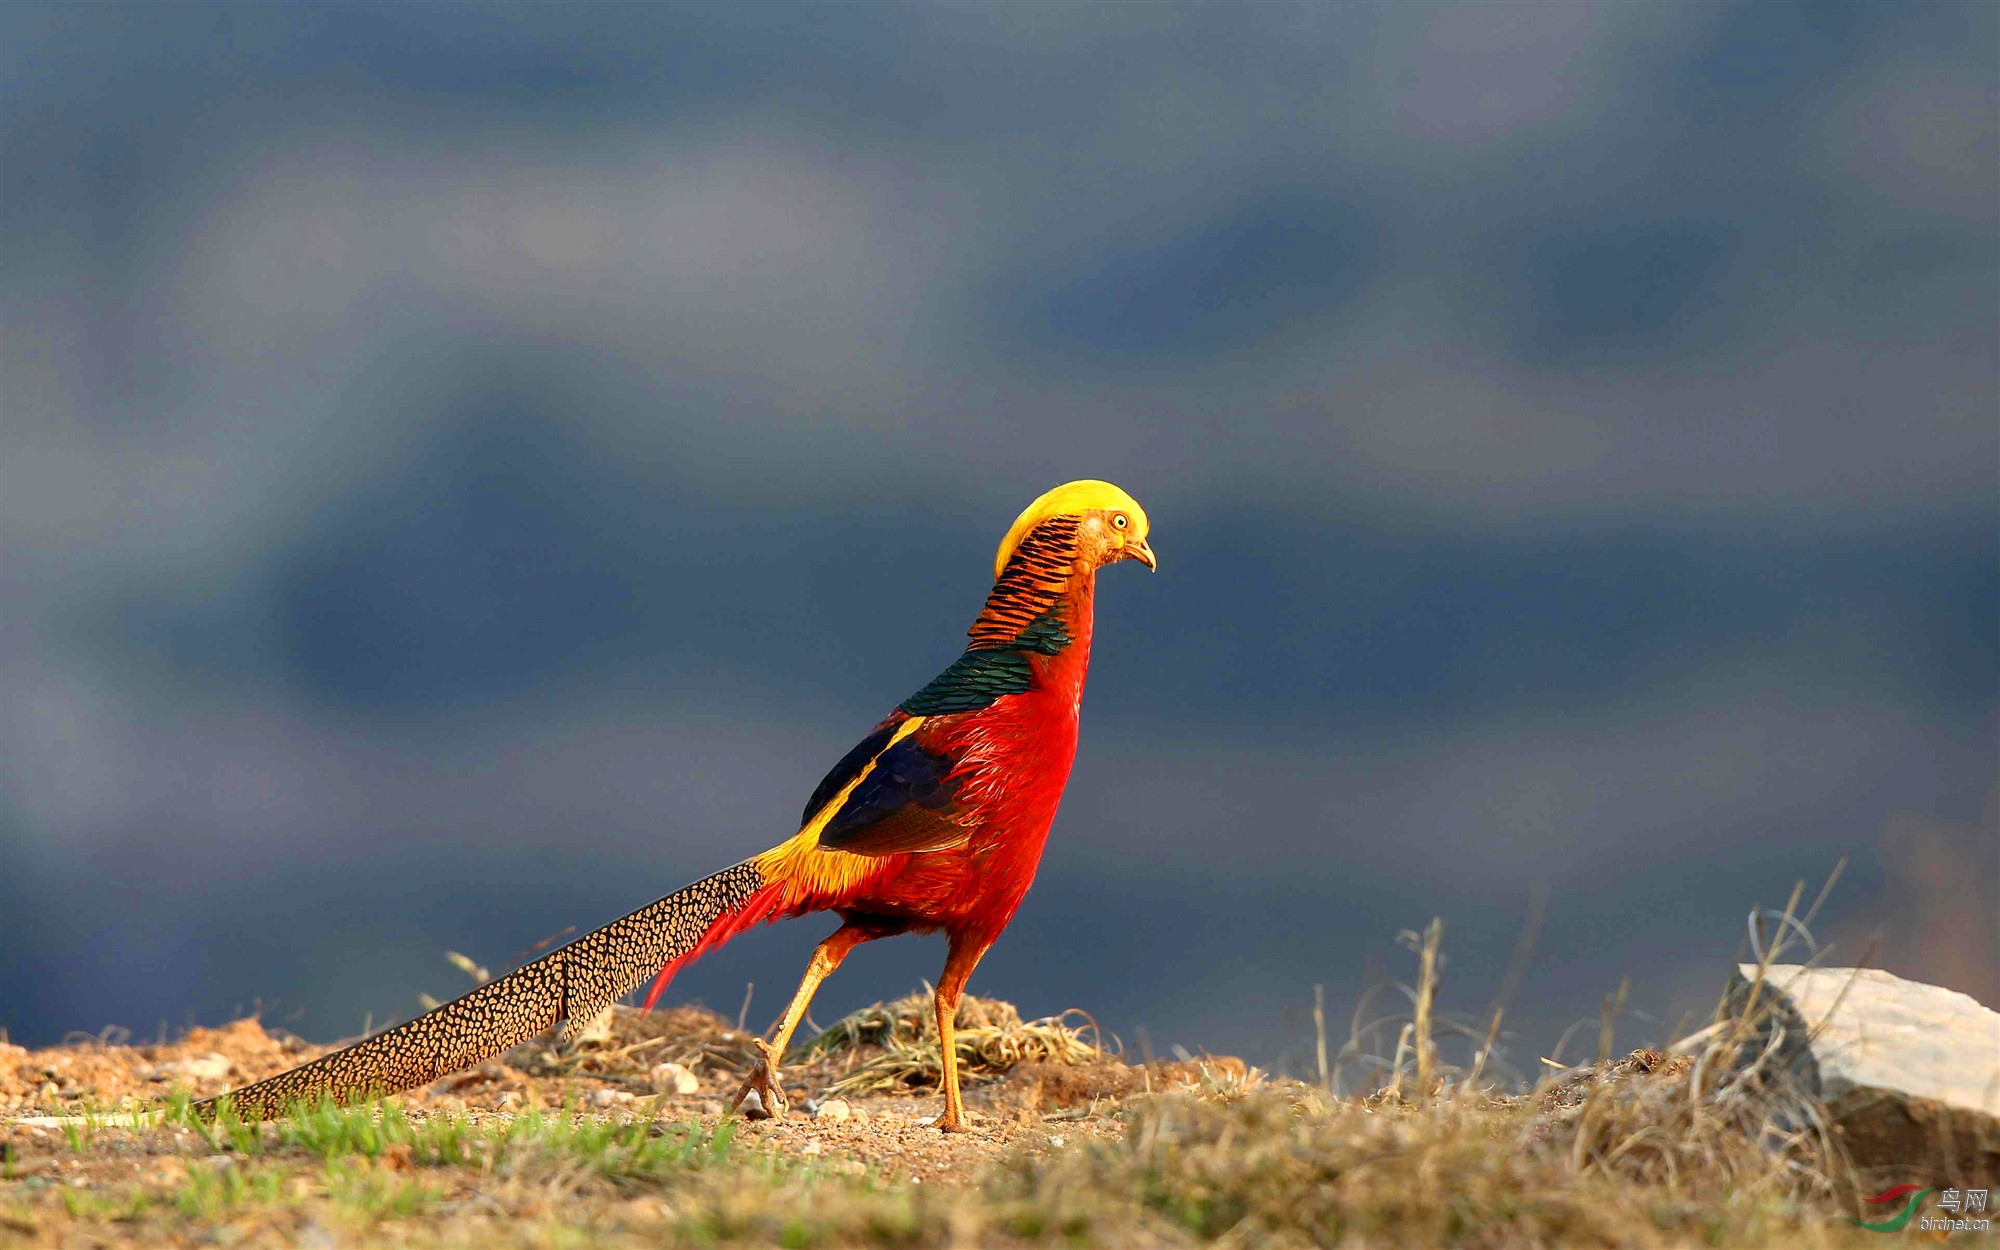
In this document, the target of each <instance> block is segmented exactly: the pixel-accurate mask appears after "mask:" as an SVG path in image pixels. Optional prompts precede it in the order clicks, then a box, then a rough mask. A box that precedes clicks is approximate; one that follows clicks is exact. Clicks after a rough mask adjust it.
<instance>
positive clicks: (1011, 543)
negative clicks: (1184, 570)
mask: <svg viewBox="0 0 2000 1250" xmlns="http://www.w3.org/2000/svg"><path fill="white" fill-rule="evenodd" d="M1058 517H1073V518H1075V519H1076V522H1077V530H1076V558H1077V560H1078V561H1079V562H1081V563H1082V564H1083V565H1084V566H1085V567H1086V568H1088V569H1089V570H1091V571H1092V572H1095V571H1096V570H1098V569H1101V568H1103V567H1104V566H1105V565H1107V564H1116V563H1117V562H1118V561H1120V560H1137V561H1139V562H1140V563H1141V564H1144V565H1145V566H1146V567H1147V568H1149V569H1152V570H1154V571H1155V572H1157V571H1158V570H1159V567H1160V566H1159V561H1157V560H1155V559H1154V558H1153V549H1152V548H1151V547H1150V546H1148V545H1147V544H1146V536H1147V534H1148V533H1149V532H1150V531H1151V528H1152V526H1151V525H1150V524H1149V523H1148V522H1147V520H1146V510H1145V509H1144V508H1141V507H1140V506H1139V501H1138V500H1136V499H1134V498H1132V496H1130V495H1128V494H1126V493H1125V492H1124V491H1122V490H1119V489H1118V488H1117V487H1116V486H1113V485H1112V484H1111V483H1109V482H1099V481H1096V480H1094V479H1090V478H1086V479H1084V480H1082V481H1079V482H1065V483H1063V484H1062V485H1061V486H1058V487H1056V488H1055V489H1054V490H1052V491H1050V492H1048V493H1047V494H1045V495H1043V496H1042V497H1041V498H1039V499H1037V500H1035V502H1033V503H1031V504H1029V505H1028V507H1027V510H1026V511H1024V512H1022V513H1021V515H1020V516H1019V517H1017V518H1015V521H1014V527H1013V528H1012V529H1010V530H1008V531H1007V537H1005V538H1003V539H1001V540H1000V550H999V551H998V552H996V553H995V554H994V556H993V576H994V578H995V579H996V580H997V579H998V578H999V576H1000V574H1001V573H1002V572H1003V571H1005V569H1006V568H1007V561H1008V560H1010V559H1012V558H1013V556H1014V552H1015V550H1016V549H1018V548H1019V547H1020V545H1021V541H1022V540H1023V539H1025V538H1026V537H1027V536H1028V535H1029V534H1032V533H1033V532H1034V531H1035V529H1036V528H1037V527H1038V526H1040V525H1042V524H1044V523H1046V522H1048V521H1053V520H1055V519H1057V518H1058Z"/></svg>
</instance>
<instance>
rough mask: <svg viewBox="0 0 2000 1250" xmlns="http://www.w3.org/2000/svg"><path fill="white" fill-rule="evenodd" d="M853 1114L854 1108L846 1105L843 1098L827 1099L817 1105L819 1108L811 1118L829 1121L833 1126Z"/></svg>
mask: <svg viewBox="0 0 2000 1250" xmlns="http://www.w3.org/2000/svg"><path fill="white" fill-rule="evenodd" d="M853 1114H854V1108H852V1107H850V1106H848V1105H847V1100H846V1099H845V1098H829V1099H827V1100H826V1101H825V1102H823V1103H821V1104H819V1108H818V1109H817V1110H816V1111H815V1112H814V1113H813V1118H814V1119H815V1120H831V1121H833V1122H834V1123H835V1124H839V1123H842V1122H843V1121H845V1120H846V1119H847V1118H848V1117H850V1116H852V1115H853Z"/></svg>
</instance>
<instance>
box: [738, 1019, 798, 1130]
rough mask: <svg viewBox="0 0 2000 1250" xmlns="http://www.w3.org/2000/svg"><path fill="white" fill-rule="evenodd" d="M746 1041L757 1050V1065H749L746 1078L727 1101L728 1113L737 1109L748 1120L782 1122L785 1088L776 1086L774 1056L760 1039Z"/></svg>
mask: <svg viewBox="0 0 2000 1250" xmlns="http://www.w3.org/2000/svg"><path fill="white" fill-rule="evenodd" d="M750 1042H751V1044H752V1045H754V1046H755V1047H756V1048H757V1051H758V1057H757V1062H756V1063H754V1064H752V1065H751V1067H750V1075H749V1076H748V1077H746V1078H745V1079H744V1081H743V1085H742V1087H741V1088H740V1089H738V1090H737V1091H736V1097H735V1098H733V1099H731V1100H730V1103H729V1110H730V1111H731V1112H734V1111H736V1110H738V1109H739V1108H740V1109H741V1110H742V1112H743V1116H744V1118H745V1119H749V1120H770V1119H782V1118H783V1117H784V1114H785V1087H784V1086H783V1085H781V1084H779V1083H778V1058H779V1056H778V1053H777V1052H776V1051H775V1050H773V1049H772V1048H771V1044H770V1043H769V1042H767V1041H765V1040H764V1039H763V1038H761V1037H753V1038H751V1039H750Z"/></svg>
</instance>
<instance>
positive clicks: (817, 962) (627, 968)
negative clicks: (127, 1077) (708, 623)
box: [197, 481, 1157, 1132]
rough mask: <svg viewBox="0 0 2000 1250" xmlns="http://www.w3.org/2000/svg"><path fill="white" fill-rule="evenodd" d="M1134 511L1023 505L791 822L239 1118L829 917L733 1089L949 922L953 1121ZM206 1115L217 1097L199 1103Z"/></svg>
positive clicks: (450, 1065) (1051, 815)
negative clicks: (726, 947) (963, 1037)
mask: <svg viewBox="0 0 2000 1250" xmlns="http://www.w3.org/2000/svg"><path fill="white" fill-rule="evenodd" d="M1147 533H1148V524H1147V520H1146V513H1145V511H1144V510H1143V509H1141V508H1140V507H1139V505H1138V503H1137V501H1135V500H1134V499H1133V498H1132V497H1131V496H1130V495H1128V494H1126V493H1125V492H1124V491H1122V490H1120V489H1118V488H1117V487H1116V486H1113V485H1111V484H1110V483H1108V482H1098V481H1078V482H1070V483H1068V484H1066V485H1063V486H1058V487H1056V488H1055V489H1054V490H1052V491H1049V492H1048V493H1047V494H1045V495H1043V496H1042V497H1041V498H1039V499H1037V500H1035V501H1034V502H1033V503H1032V504H1029V505H1028V508H1027V510H1026V511H1025V512H1023V513H1021V515H1020V516H1019V517H1018V518H1017V519H1016V520H1015V521H1014V524H1013V526H1012V527H1011V528H1010V529H1009V530H1008V531H1007V536H1006V537H1005V538H1004V539H1002V540H1001V542H1000V549H999V551H998V552H997V553H996V554H995V556H994V559H993V577H994V582H993V590H992V593H990V594H989V595H988V596H987V598H986V606H985V608H984V609H983V610H982V611H981V612H980V613H979V616H978V619H976V620H974V621H973V623H972V628H971V629H970V630H969V631H968V632H969V634H970V635H971V639H972V641H971V643H970V645H969V646H967V648H966V650H965V653H964V654H963V655H961V656H959V657H958V659H956V660H954V661H953V662H952V663H951V666H950V667H948V668H946V669H945V670H944V672H942V673H940V674H938V675H937V677H936V678H934V679H933V680H932V681H931V682H930V683H929V684H928V685H926V686H924V688H923V689H921V690H919V691H917V692H916V693H915V694H913V695H911V696H910V697H909V698H907V699H905V700H903V701H902V703H901V704H899V705H898V706H897V707H896V709H895V710H894V711H893V712H891V713H890V714H889V715H888V716H887V717H886V718H884V719H883V720H882V722H881V723H880V724H878V725H876V726H875V728H874V729H873V730H871V731H869V733H868V735H867V737H865V738H863V739H862V740H861V741H860V743H858V744H857V745H856V746H855V747H854V749H853V750H851V751H849V752H848V753H847V754H846V755H844V756H842V757H841V760H840V762H839V763H837V764H835V765H834V766H833V771H831V772H829V773H828V774H827V775H826V777H825V779H824V780H822V781H821V782H820V783H819V786H818V788H816V789H815V790H814V791H813V792H812V797H811V798H809V799H807V800H806V806H805V812H804V814H803V815H802V816H801V817H800V827H799V831H798V832H797V833H796V834H795V835H793V836H792V837H791V838H789V839H788V840H786V841H785V842H782V843H780V844H779V845H777V846H775V847H773V848H771V849H770V850H768V851H765V852H764V853H763V854H761V855H755V856H752V857H751V858H750V859H747V860H745V861H743V862H742V863H740V864H737V865H736V866H735V867H733V868H725V869H723V870H722V871H721V872H718V873H716V874H715V875H714V876H711V877H705V878H703V879H702V880H700V881H697V882H695V883H694V884H693V885H690V886H687V887H686V888H684V889H681V890H676V891H675V892H674V893H672V894H669V895H667V896H666V897H665V898H662V899H660V900H659V901H657V902H654V903H651V904H648V905H647V906H645V907H641V908H640V909H639V910H637V911H635V912H632V913H631V914H630V915H627V916H624V917H623V918H621V919H618V920H614V921H612V922H611V923H610V924H607V925H605V926H604V927H603V928H601V929H597V930H595V931H594V932H591V933H587V934H585V935H584V936H582V937H580V938H578V939H576V940H575V941H573V942H571V943H569V944H568V945H566V946H563V947H560V948H558V949H556V950H554V951H551V952H549V953H548V954H546V955H543V956H542V957H541V958H539V959H536V960H534V961H533V962H531V963H528V964H524V965H523V966H521V967H520V968H517V969H515V970H514V971H513V972H511V973H508V974H507V975H506V976H503V977H500V978H498V979H497V980H493V981H490V982H488V983H486V984H485V985H482V986H480V987H479V988H478V989H476V990H473V991H472V992H471V993H469V994H467V995H465V996H464V997H462V998H458V999H455V1000H454V1001H452V1002H449V1003H446V1004H444V1005H443V1006H441V1007H437V1008H435V1009H433V1010H431V1011H428V1012H426V1013H424V1014H423V1015H421V1016H418V1017H417V1018H416V1019H414V1020H410V1021H408V1022H406V1023H404V1024H400V1025H397V1026H396V1027H395V1028H392V1029H388V1030H386V1031H384V1032H382V1033H378V1034H376V1035H375V1036H373V1037H369V1038H367V1039H365V1040H363V1041H360V1042H357V1043H355V1044H354V1045H352V1046H349V1047H346V1048H345V1049H343V1050H339V1051H335V1052H333V1053H332V1054H329V1055H326V1056H323V1057H322V1058H319V1059H315V1060H314V1061H312V1062H311V1063H307V1064H303V1065H301V1066H300V1067H297V1068H293V1069H292V1070H291V1071H289V1072H282V1073H279V1074H278V1075H277V1076H273V1077H269V1078H267V1079H265V1080H262V1081H258V1082H256V1083H255V1084H253V1085H250V1086H247V1087H245V1088H243V1089H241V1090H238V1091H236V1092H235V1093H234V1094H231V1095H228V1097H229V1098H230V1099H231V1101H232V1103H233V1105H234V1107H235V1109H236V1111H237V1113H238V1114H239V1115H242V1116H243V1117H245V1118H248V1119H257V1118H266V1117H269V1116H272V1115H275V1114H277V1113H279V1112H280V1111H281V1110H282V1109H283V1108H284V1107H286V1106H287V1105H290V1104H294V1103H297V1102H301V1101H306V1100H314V1099H318V1098H322V1097H327V1096H331V1097H333V1098H336V1099H340V1100H348V1099H352V1098H357V1097H366V1096H371V1095H380V1094H388V1093H394V1092H397V1091H399V1090H405V1089H410V1088H413V1087H415V1086H418V1085H424V1084H428V1083H429V1082H431V1081H434V1080H436V1079H438V1078H439V1077H441V1076H445V1075H447V1074H449V1073H451V1072H455V1071H457V1070H459V1069H461V1068H465V1067H469V1066H470V1065H472V1064H474V1063H477V1062H479V1061H480V1060H482V1059H486V1058H488V1057H490V1056H492V1055H495V1054H498V1053H500V1052H501V1051H503V1050H506V1049H508V1048H510V1047H513V1046H517V1045H519V1044H521V1043H522V1042H525V1041H528V1040H530V1039H532V1038H534V1037H536V1036H538V1035H540V1034H542V1033H544V1032H546V1031H548V1030H549V1029H551V1028H553V1027H555V1026H556V1025H557V1024H558V1023H561V1024H562V1025H563V1036H564V1037H565V1038H568V1037H569V1036H570V1035H571V1034H573V1033H574V1032H575V1031H577V1030H578V1029H580V1028H582V1027H583V1026H584V1025H585V1024H587V1023H588V1022H589V1021H590V1020H592V1019H593V1018H594V1017H596V1016H597V1015H598V1014H599V1013H600V1012H601V1011H602V1010H603V1009H604V1008H606V1007H608V1006H609V1005H610V1004H612V1003H613V1002H615V1001H617V1000H618V999H620V998H622V997H624V996H625V995H626V994H629V993H631V992H632V991H633V990H634V989H636V988H637V987H638V986H639V985H640V984H641V983H643V982H644V981H645V980H646V979H647V978H648V977H651V978H652V979H653V986H652V990H651V992H650V993H649V994H648V995H647V997H646V1006H647V1007H648V1008H650V1007H651V1006H652V1005H653V1003H654V1002H655V1001H656V1000H657V999H658V998H659V996H660V991H661V990H663V989H664V988H666V985H667V982H668V981H670V980H671V979H672V978H673V975H674V973H675V972H676V971H677V970H679V969H680V968H682V967H684V966H686V965H687V964H688V963H689V962H691V961H692V960H694V959H696V958H697V957H699V956H700V955H702V954H703V953H704V952H706V951H709V950H712V949H714V948H715V947H717V946H720V945H721V944H722V943H724V942H726V941H728V940H729V938H730V937H732V936H734V935H735V934H737V933H740V932H742V931H743V930H744V929H745V928H747V927H749V926H750V925H753V924H757V923H759V922H765V921H775V920H782V919H785V918H788V917H792V916H803V915H806V914H808V913H810V912H833V913H835V914H837V915H838V916H839V917H840V919H841V926H840V928H839V929H838V930H836V931H835V932H834V933H833V935H832V936H831V937H828V938H827V939H826V940H825V941H824V942H821V943H820V944H819V948H818V949H817V950H815V951H814V952H813V956H812V960H811V962H810V963H809V964H808V965H807V967H806V973H805V978H804V980H802V981H801V982H800V984H799V988H798V993H797V994H795V995H794V996H793V997H792V1001H791V1005H790V1006H789V1007H787V1008H786V1009H785V1014H784V1016H783V1018H782V1019H781V1020H780V1021H779V1023H778V1026H777V1030H776V1033H775V1035H774V1036H773V1037H772V1039H771V1040H770V1041H769V1042H765V1041H763V1040H761V1039H760V1040H758V1042H757V1046H758V1048H759V1050H760V1052H761V1056H762V1057H761V1059H760V1061H759V1062H758V1064H757V1065H756V1066H755V1068H754V1069H753V1071H752V1073H751V1076H750V1079H749V1080H748V1081H746V1082H745V1083H744V1086H743V1088H742V1089H740V1090H738V1091H737V1095H736V1100H735V1103H734V1104H733V1106H740V1105H741V1104H742V1103H743V1102H744V1100H745V1099H746V1097H747V1096H748V1095H749V1093H750V1092H751V1091H753V1090H754V1091H756V1093H757V1095H758V1101H759V1103H760V1104H761V1106H762V1107H763V1108H764V1109H765V1111H766V1112H767V1113H769V1114H781V1113H782V1112H783V1110H784V1107H785V1100H784V1093H783V1090H782V1088H781V1087H780V1085H779V1082H778V1064H779V1061H780V1059H781V1058H782V1057H783V1055H784V1054H785V1049H786V1046H787V1045H788V1044H789V1042H790V1041H791V1037H792V1032H793V1030H794V1029H796V1028H797V1027H798V1024H799V1021H800V1020H801V1019H802V1018H803V1017H804V1016H805V1012H806V1008H807V1006H808V1005H810V1003H811V1002H812V996H813V992H814V991H815V990H817V989H818V988H819V984H820V982H821V981H823V980H825V979H826V977H827V976H828V975H829V974H830V973H832V971H833V970H834V969H835V968H838V967H839V966H840V963H841V960H842V959H844V958H846V956H847V953H848V952H849V951H851V950H853V949H854V948H855V947H856V946H858V945H860V944H861V943H863V942H870V941H873V940H875V939H876V938H883V937H890V936H892V935H894V934H898V933H911V932H917V933H929V932H935V931H938V930H943V931H944V933H945V935H946V936H947V938H948V939H949V946H948V953H947V954H946V956H945V964H944V972H943V974H942V975H941V976H940V977H939V978H938V983H937V991H936V1002H935V1006H936V1010H937V1029H938V1041H939V1046H940V1050H941V1058H942V1061H943V1079H942V1081H941V1082H940V1083H941V1086H942V1092H943V1094H944V1114H943V1115H942V1116H941V1117H940V1118H939V1120H938V1127H939V1128H941V1129H944V1130H945V1131H946V1132H958V1131H962V1130H963V1128H964V1126H965V1112H964V1107H963V1104H962V1103H961V1101H960V1098H959V1088H958V1056H957V1052H956V1048H955V1045H954V1027H953V1026H954V1023H955V1017H956V1015H957V1011H958V1001H959V995H960V993H961V992H962V991H963V990H964V988H965V982H966V978H968V977H969V976H971V975H972V970H973V968H974V967H975V966H976V965H977V964H978V963H979V960H980V957H981V956H982V955H984V954H985V953H986V950H987V948H988V947H990V946H991V945H992V944H993V941H994V939H995V938H997V937H998V936H999V935H1000V931H1001V930H1002V929H1005V928H1006V927H1007V922H1008V921H1010V920H1011V919H1013V916H1014V912H1015V910H1016V909H1017V908H1019V907H1020V905H1021V899H1022V898H1023V896H1025V895H1026V894H1027V891H1028V886H1029V884H1030V883H1031V882H1032V881H1033V880H1034V877H1035V869H1036V866H1037V865H1038V864H1039V863H1040V861H1041V857H1042V847H1043V844H1044V843H1045V842H1046V841H1047V839H1048V834H1049V825H1050V822H1052V821H1053V820H1054V819H1055V814H1056V805H1057V803H1058V802H1059V801H1060V800H1061V798H1062V792H1063V786H1064V784H1065V783H1066V782H1067V781H1068V779H1069V772H1070V764H1071V762H1072V761H1073V760H1074V759H1075V757H1076V738H1077V713H1078V709H1079V707H1080V705H1081V703H1082V698H1083V679H1084V672H1085V670H1086V669H1087V668H1088V666H1089V663H1090V634H1091V615H1092V599H1093V595H1094V593H1095V588H1096V575H1097V571H1098V570H1099V569H1101V568H1103V567H1104V566H1105V565H1108V564H1113V563H1116V562H1118V561H1120V560H1138V561H1140V562H1142V563H1143V564H1145V565H1146V567H1147V568H1149V569H1150V568H1157V563H1156V561H1155V560H1154V558H1153V550H1152V548H1151V547H1150V546H1148V545H1147V541H1146V538H1147ZM197 1109H198V1111H199V1112H200V1113H202V1114H204V1115H209V1116H212V1115H213V1114H214V1113H215V1100H210V1101H209V1102H206V1103H202V1104H198V1108H197Z"/></svg>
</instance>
